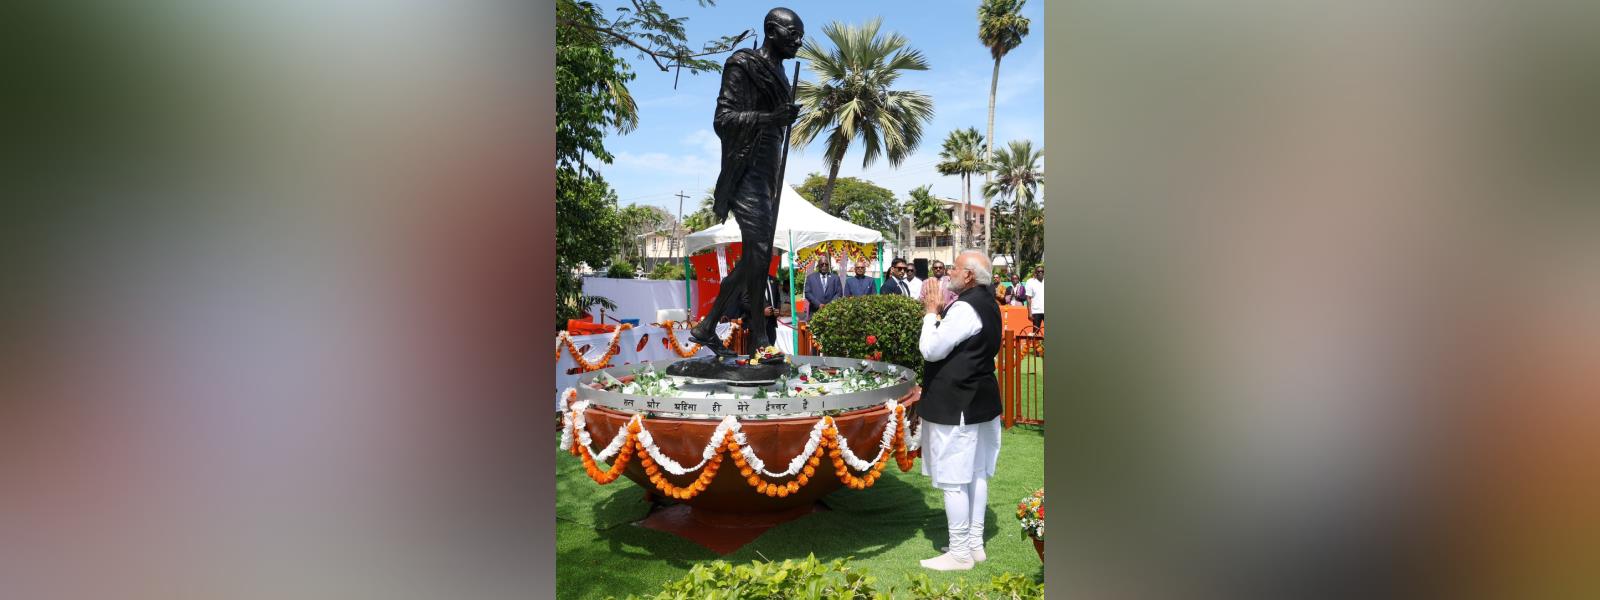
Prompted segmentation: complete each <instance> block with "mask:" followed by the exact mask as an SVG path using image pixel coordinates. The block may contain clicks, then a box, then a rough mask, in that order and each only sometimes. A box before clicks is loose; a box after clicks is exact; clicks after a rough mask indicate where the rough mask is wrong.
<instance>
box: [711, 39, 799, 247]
mask: <svg viewBox="0 0 1600 600" xmlns="http://www.w3.org/2000/svg"><path fill="white" fill-rule="evenodd" d="M790 102H793V99H792V98H791V92H790V90H789V80H788V77H785V76H784V74H783V71H782V70H780V69H779V68H778V67H777V66H775V65H773V64H772V62H771V61H769V60H767V59H766V58H764V57H762V56H761V53H760V52H757V51H755V50H752V49H749V48H742V49H739V50H737V51H735V52H734V53H733V56H729V57H728V61H727V62H726V63H724V64H723V66H722V91H721V93H719V94H718V95H717V112H716V115H715V117H713V119H712V128H713V129H714V130H715V131H716V132H717V137H718V138H720V139H721V140H722V172H721V173H720V174H718V175H717V187H716V190H715V191H714V192H713V194H712V196H713V198H714V199H715V204H714V206H713V210H714V211H715V212H716V216H717V222H719V223H720V222H722V221H723V220H725V219H727V218H728V207H729V202H730V200H731V198H732V196H733V194H734V192H735V191H736V190H738V188H739V181H740V180H741V179H744V176H745V173H747V172H748V171H749V170H750V169H751V168H770V169H772V171H773V175H774V177H776V175H777V170H778V165H776V164H773V165H763V166H758V165H753V164H752V163H753V162H754V158H753V157H754V154H755V145H756V142H757V141H758V140H759V139H760V138H761V132H762V131H763V130H764V129H768V128H777V127H780V126H779V125H770V124H762V123H761V122H760V118H761V116H762V115H763V114H764V113H770V112H773V111H776V110H778V108H779V107H781V106H784V105H786V104H789V103H790ZM779 184H780V185H781V184H782V182H779ZM773 191H774V192H776V191H777V190H773Z"/></svg>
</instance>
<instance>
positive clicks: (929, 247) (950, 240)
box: [903, 198, 988, 263]
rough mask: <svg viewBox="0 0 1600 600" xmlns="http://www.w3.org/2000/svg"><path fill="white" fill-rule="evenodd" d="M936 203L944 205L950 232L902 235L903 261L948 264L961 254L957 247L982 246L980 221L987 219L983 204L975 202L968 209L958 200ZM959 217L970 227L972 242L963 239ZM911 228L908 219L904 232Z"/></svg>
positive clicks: (942, 199)
mask: <svg viewBox="0 0 1600 600" xmlns="http://www.w3.org/2000/svg"><path fill="white" fill-rule="evenodd" d="M939 201H940V202H942V203H944V205H945V211H946V212H948V213H949V214H950V223H951V227H950V231H942V230H933V229H928V230H918V231H915V232H912V234H911V235H906V236H903V237H904V239H905V240H906V242H907V243H906V244H905V246H906V247H905V249H904V250H903V252H904V255H903V256H904V257H905V259H906V260H916V259H919V258H924V259H928V260H934V259H938V260H941V261H944V262H947V263H948V262H950V260H951V259H953V258H954V257H955V255H956V254H957V253H958V252H960V248H957V246H958V245H960V246H965V247H976V246H980V245H982V240H983V222H984V219H985V218H987V217H988V215H986V214H985V211H984V210H983V204H981V203H974V204H973V205H972V206H970V207H968V206H967V205H965V204H964V203H962V202H961V201H960V200H947V199H944V198H940V199H939ZM963 209H966V210H963ZM962 217H964V218H965V221H966V222H967V223H968V224H969V225H970V226H971V231H972V239H969V240H963V239H962V234H963V229H962V225H961V223H962V220H963V219H962ZM914 225H915V224H914V223H912V222H910V219H909V218H908V219H907V220H906V222H905V227H904V228H905V230H906V231H910V230H911V229H912V227H914Z"/></svg>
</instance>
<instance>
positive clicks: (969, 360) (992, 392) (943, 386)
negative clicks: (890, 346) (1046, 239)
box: [917, 285, 1001, 425]
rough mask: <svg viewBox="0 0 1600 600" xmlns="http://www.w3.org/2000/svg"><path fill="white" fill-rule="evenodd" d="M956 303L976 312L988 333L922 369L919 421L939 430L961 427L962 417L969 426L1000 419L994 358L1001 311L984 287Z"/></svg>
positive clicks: (969, 290)
mask: <svg viewBox="0 0 1600 600" xmlns="http://www.w3.org/2000/svg"><path fill="white" fill-rule="evenodd" d="M956 301H957V302H965V303H967V304H968V305H970V306H971V307H972V310H973V312H976V313H977V314H978V320H979V321H980V322H981V323H983V329H981V330H980V331H978V333H977V334H976V335H973V336H972V337H969V338H967V339H965V340H962V341H961V343H959V344H956V347H955V349H954V350H951V351H950V355H949V356H946V357H945V358H944V360H939V361H934V362H930V363H927V364H926V365H924V366H923V369H922V399H921V400H920V401H918V402H917V415H918V416H920V417H922V418H923V419H927V421H928V422H929V423H938V424H940V425H959V424H960V423H961V422H962V419H963V417H965V422H966V423H969V424H972V423H983V422H986V421H989V420H992V419H994V418H996V417H999V416H1000V413H1001V407H1000V383H999V382H998V381H997V380H995V377H994V357H995V355H996V354H999V353H1000V306H999V305H998V304H995V302H994V293H993V292H991V291H990V290H989V287H988V286H983V285H975V286H972V288H971V289H968V290H967V291H965V292H962V293H961V295H960V296H957V297H956ZM947 309H948V307H947ZM940 316H941V317H943V316H944V314H943V312H942V311H941V313H940Z"/></svg>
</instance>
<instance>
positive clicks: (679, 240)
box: [672, 190, 689, 258]
mask: <svg viewBox="0 0 1600 600" xmlns="http://www.w3.org/2000/svg"><path fill="white" fill-rule="evenodd" d="M688 197H689V196H688V195H686V194H684V193H683V190H678V223H677V225H674V226H673V227H672V235H673V238H674V239H675V240H676V241H675V242H674V245H673V251H672V253H673V255H674V256H673V258H677V256H676V255H677V254H678V249H680V248H682V247H683V200H684V199H685V198H688Z"/></svg>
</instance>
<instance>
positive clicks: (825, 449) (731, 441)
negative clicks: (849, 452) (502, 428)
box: [562, 390, 921, 500]
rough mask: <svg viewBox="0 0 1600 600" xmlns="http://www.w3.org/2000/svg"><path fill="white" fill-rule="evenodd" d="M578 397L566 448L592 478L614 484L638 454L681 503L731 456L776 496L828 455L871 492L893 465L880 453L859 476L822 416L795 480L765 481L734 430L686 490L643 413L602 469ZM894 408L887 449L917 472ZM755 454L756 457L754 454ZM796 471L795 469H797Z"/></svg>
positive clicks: (661, 487) (843, 474)
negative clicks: (654, 452)
mask: <svg viewBox="0 0 1600 600" xmlns="http://www.w3.org/2000/svg"><path fill="white" fill-rule="evenodd" d="M576 396H577V394H576V390H568V394H567V397H566V404H567V406H568V407H569V408H570V409H572V410H570V411H569V415H568V416H567V418H566V421H567V423H568V425H569V428H568V429H566V430H564V431H563V435H562V438H563V439H562V446H563V449H564V450H569V451H570V452H572V454H573V455H574V456H578V457H579V458H580V459H582V460H583V465H584V471H585V472H586V473H588V474H589V477H590V479H593V480H594V481H595V483H598V484H601V485H605V484H609V483H611V482H612V481H615V480H616V479H617V477H619V476H621V474H622V473H623V471H624V470H626V469H627V464H628V462H629V460H631V459H632V458H633V456H634V455H635V454H637V455H638V457H639V464H640V466H642V467H643V468H644V472H645V476H646V477H648V478H649V480H650V483H651V485H652V486H653V487H655V489H656V490H658V491H660V492H661V493H662V494H663V495H666V496H667V497H670V498H676V499H679V500H688V499H691V498H693V497H695V496H697V495H699V494H700V493H701V492H704V491H705V490H706V488H707V487H708V486H710V484H711V481H712V480H713V479H715V478H716V476H717V472H718V471H719V469H720V468H721V465H722V460H723V458H724V457H725V456H732V457H733V462H734V466H735V467H736V468H738V469H739V476H740V477H741V478H743V479H744V480H745V482H746V483H748V484H749V485H750V487H752V488H754V489H755V490H756V493H759V494H763V495H766V496H769V497H773V498H784V497H787V496H789V495H790V494H794V493H797V492H799V490H800V488H802V487H805V485H806V484H807V483H809V482H810V481H811V478H813V477H815V476H816V473H817V470H818V469H819V468H821V465H822V456H823V454H824V453H826V454H827V455H828V458H829V462H831V463H832V464H833V468H834V475H836V476H837V477H838V478H839V480H840V481H841V482H843V483H844V485H845V486H847V487H849V488H850V489H856V490H861V489H866V488H869V487H872V486H873V485H874V484H875V483H877V480H878V478H879V477H880V476H881V475H882V473H883V469H884V467H885V466H887V465H888V462H889V461H888V460H887V454H889V453H880V454H879V456H878V458H877V460H876V461H875V462H874V463H873V464H872V466H871V467H869V468H867V469H866V470H865V471H863V474H862V475H857V474H855V473H853V472H852V471H853V469H852V468H851V467H850V465H849V464H848V463H847V462H846V461H845V457H844V449H842V448H841V446H840V445H841V444H842V443H845V442H846V441H845V440H843V438H842V436H841V435H840V433H839V430H838V427H837V426H836V424H835V422H834V420H833V417H832V416H824V417H822V423H821V427H822V431H821V437H820V439H819V440H818V442H819V443H818V444H817V445H816V448H815V449H814V450H813V451H812V452H811V454H810V456H808V457H806V459H805V462H804V466H803V467H801V468H800V470H799V472H798V473H795V474H794V479H792V480H790V481H787V482H783V483H778V482H775V481H768V480H767V478H766V477H763V475H762V473H759V472H757V471H758V469H759V468H760V467H752V465H751V464H750V463H749V461H748V460H746V458H745V452H744V451H745V450H746V449H748V448H747V447H741V445H740V443H739V441H738V440H739V439H742V434H739V435H736V434H735V432H734V431H730V432H729V433H728V434H727V435H725V436H724V437H723V441H722V444H720V447H718V448H716V449H712V448H709V447H708V448H707V452H708V453H709V456H708V457H707V460H706V462H705V466H704V467H703V468H702V469H701V471H700V474H699V475H698V476H696V477H695V480H694V481H693V482H692V483H690V484H689V485H686V486H681V487H680V486H677V485H674V484H673V483H672V482H671V481H669V480H668V479H667V478H666V474H665V473H662V469H661V467H660V465H658V464H657V463H656V461H655V460H654V459H652V458H651V456H650V451H649V448H647V447H646V445H645V441H644V439H643V438H645V437H646V435H645V434H642V432H643V427H642V425H641V422H642V419H643V417H642V415H636V416H635V417H634V418H633V419H630V420H629V421H628V423H627V425H626V426H625V431H621V432H618V433H619V435H623V436H626V437H625V439H624V440H623V441H622V442H621V443H622V447H621V450H620V451H618V453H617V456H616V457H615V459H614V460H613V461H612V463H611V466H610V468H608V469H606V470H605V471H601V470H600V468H599V467H598V466H597V465H596V462H595V460H594V456H593V451H592V450H590V449H589V447H588V444H587V442H584V441H579V440H581V439H582V436H581V435H580V432H579V430H578V427H579V424H580V418H579V416H578V415H573V414H570V413H572V412H576V411H578V410H587V407H586V406H582V404H584V403H580V406H573V405H572V401H573V400H574V399H576ZM891 403H893V401H891ZM893 406H894V411H893V416H892V417H891V418H892V419H893V421H889V422H886V423H885V424H884V426H885V427H890V426H893V425H898V426H897V427H895V432H894V434H893V437H892V439H891V441H890V442H889V447H888V448H886V450H891V453H892V454H893V456H894V460H895V463H896V465H897V466H899V467H900V470H901V471H902V472H906V471H910V470H911V469H912V467H913V466H914V464H915V463H914V462H913V459H914V458H915V457H917V456H920V455H921V451H920V449H917V448H914V447H911V446H915V445H916V443H915V442H914V441H913V442H911V443H909V444H908V441H907V438H908V436H907V434H906V431H907V429H908V423H907V422H906V419H905V407H904V406H901V405H900V404H898V403H893ZM613 443H615V442H613ZM608 451H609V450H608ZM752 456H754V455H753V454H752ZM852 460H857V461H858V462H863V463H864V462H865V461H860V460H859V459H852ZM795 461H796V462H795V463H794V464H796V465H798V464H800V463H799V462H798V461H799V458H798V457H796V459H795ZM791 470H793V468H792V467H791Z"/></svg>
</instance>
